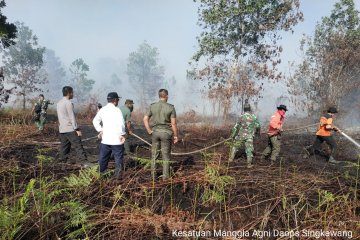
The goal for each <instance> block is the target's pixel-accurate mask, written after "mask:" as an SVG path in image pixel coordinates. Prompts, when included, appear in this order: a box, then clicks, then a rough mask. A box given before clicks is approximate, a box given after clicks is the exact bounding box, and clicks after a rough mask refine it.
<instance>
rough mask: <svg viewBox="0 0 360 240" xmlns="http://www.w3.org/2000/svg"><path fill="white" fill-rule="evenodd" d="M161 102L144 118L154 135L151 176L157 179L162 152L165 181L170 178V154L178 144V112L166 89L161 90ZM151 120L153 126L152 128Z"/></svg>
mask: <svg viewBox="0 0 360 240" xmlns="http://www.w3.org/2000/svg"><path fill="white" fill-rule="evenodd" d="M159 98H160V101H158V102H157V103H153V104H151V105H150V109H149V111H148V112H147V113H146V115H145V116H144V125H145V128H146V130H147V132H148V133H149V134H151V135H152V149H151V153H152V159H151V174H152V177H153V179H155V169H156V168H155V167H156V165H155V161H156V160H157V159H158V158H159V156H160V151H161V154H162V160H163V175H162V177H163V179H166V178H169V176H170V166H169V164H170V163H169V161H170V153H171V144H172V141H173V142H174V144H175V143H177V142H178V136H177V126H176V112H175V107H174V106H173V105H171V104H169V103H167V100H168V91H167V90H166V89H160V90H159ZM150 118H151V119H152V123H153V126H152V128H150V124H149V121H150Z"/></svg>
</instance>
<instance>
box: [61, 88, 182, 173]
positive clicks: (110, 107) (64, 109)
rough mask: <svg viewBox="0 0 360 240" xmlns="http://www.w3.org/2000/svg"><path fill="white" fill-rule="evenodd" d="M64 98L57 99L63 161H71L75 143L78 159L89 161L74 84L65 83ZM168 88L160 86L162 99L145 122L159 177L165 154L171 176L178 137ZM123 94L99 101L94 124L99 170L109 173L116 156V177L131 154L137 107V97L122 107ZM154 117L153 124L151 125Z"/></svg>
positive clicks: (166, 171) (150, 109) (167, 168)
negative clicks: (159, 164)
mask: <svg viewBox="0 0 360 240" xmlns="http://www.w3.org/2000/svg"><path fill="white" fill-rule="evenodd" d="M62 92H63V96H64V97H63V98H62V99H61V100H60V101H59V102H58V103H57V115H58V119H59V131H60V142H61V146H60V154H59V156H60V161H62V162H67V161H68V156H69V152H70V147H71V145H73V147H74V148H75V151H76V153H77V159H79V161H81V162H86V161H87V155H86V153H85V151H84V148H83V145H82V142H81V136H82V133H81V130H80V128H79V126H78V124H77V122H76V118H75V113H74V105H73V103H72V102H71V101H70V100H71V99H72V98H73V96H74V91H73V89H72V87H70V86H65V87H63V90H62ZM167 100H168V91H167V90H166V89H160V90H159V101H158V102H156V103H153V104H151V105H150V108H149V111H148V112H147V113H146V114H145V117H144V125H145V128H146V130H147V132H148V133H149V134H150V135H152V164H151V172H152V176H153V177H154V178H155V177H156V164H155V163H156V160H157V159H158V158H159V156H160V152H161V154H162V160H163V174H162V176H163V178H164V179H166V178H168V177H169V176H170V166H169V162H170V153H171V145H172V142H173V143H174V144H175V143H177V141H178V135H177V126H176V111H175V107H174V106H173V105H171V104H169V103H167ZM119 101H120V96H119V95H118V94H117V93H116V92H110V93H109V94H108V95H107V102H108V103H107V104H106V105H105V106H104V107H103V106H101V105H98V110H97V113H96V116H95V117H94V119H93V121H92V122H93V125H94V128H95V129H96V131H97V132H98V138H99V139H101V144H100V153H99V171H100V174H102V175H103V174H105V173H106V171H107V168H108V162H109V159H110V156H111V155H112V156H113V157H114V159H115V174H114V176H115V177H116V178H120V177H121V169H122V164H123V159H124V153H127V154H130V146H129V144H128V140H127V139H128V137H129V135H132V125H131V112H132V111H133V104H134V102H133V100H131V99H127V100H126V101H125V105H124V106H121V107H120V108H119V107H118V105H119ZM150 119H151V120H152V126H150Z"/></svg>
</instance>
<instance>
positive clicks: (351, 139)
mask: <svg viewBox="0 0 360 240" xmlns="http://www.w3.org/2000/svg"><path fill="white" fill-rule="evenodd" d="M340 134H342V135H343V136H344V137H346V138H347V139H348V140H349V141H350V142H352V143H353V144H354V145H355V146H357V147H358V148H360V144H359V143H358V142H356V141H355V140H354V139H353V138H351V137H350V136H348V135H347V134H346V133H344V132H342V131H340Z"/></svg>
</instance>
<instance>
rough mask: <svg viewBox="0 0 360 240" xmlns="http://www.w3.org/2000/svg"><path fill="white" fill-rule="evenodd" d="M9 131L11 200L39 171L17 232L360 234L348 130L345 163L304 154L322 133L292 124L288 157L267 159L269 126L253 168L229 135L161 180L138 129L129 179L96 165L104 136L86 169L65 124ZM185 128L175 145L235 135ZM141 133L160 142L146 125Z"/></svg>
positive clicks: (5, 192)
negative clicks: (65, 158) (62, 158)
mask: <svg viewBox="0 0 360 240" xmlns="http://www.w3.org/2000/svg"><path fill="white" fill-rule="evenodd" d="M82 129H83V135H84V136H83V139H87V138H90V137H93V136H95V135H96V132H95V131H94V129H93V127H92V126H91V125H85V124H83V126H82ZM1 131H2V134H1V146H0V150H1V153H0V160H1V166H2V167H1V171H0V175H1V176H0V177H1V178H2V186H1V189H0V195H1V198H2V199H4V200H3V201H2V204H3V206H5V205H6V204H10V203H12V204H10V206H12V205H16V203H17V202H19V201H20V199H22V198H23V197H22V196H24V195H26V191H25V190H26V187H27V186H28V183H29V182H30V180H31V179H35V180H36V184H35V186H34V187H33V189H32V192H33V194H32V196H31V194H30V195H29V197H28V198H27V201H26V206H24V207H23V209H22V211H23V215H24V216H23V217H22V218H21V224H19V226H21V227H20V230H18V231H17V232H16V234H15V237H14V238H16V239H35V238H36V239H38V238H43V239H44V238H45V239H52V238H55V237H64V238H65V237H67V238H70V239H71V238H72V237H74V238H75V236H76V237H78V238H86V237H88V238H90V239H93V238H96V239H172V238H176V236H174V235H173V231H174V230H186V231H190V230H210V231H212V230H213V229H223V230H228V231H234V230H241V229H244V230H249V231H250V230H254V229H260V230H269V229H278V230H283V231H291V230H293V231H295V230H303V229H309V230H315V229H325V230H341V231H345V230H348V231H352V233H353V238H354V237H355V236H357V237H358V236H359V233H360V229H359V223H360V206H359V201H358V197H359V194H358V182H359V165H358V156H357V154H358V152H357V150H356V149H355V148H354V147H353V146H352V145H350V144H349V143H348V142H346V140H345V139H343V138H341V137H340V136H337V142H338V145H339V152H338V160H340V161H342V162H343V163H342V164H339V165H331V164H329V163H327V161H326V159H324V158H319V157H317V158H316V157H311V158H307V159H304V158H303V154H304V152H303V148H304V146H307V145H310V144H311V143H312V142H313V140H314V136H313V135H312V134H311V133H310V132H309V133H299V132H289V133H287V134H284V136H283V137H282V141H283V145H282V151H281V156H280V159H279V161H278V162H276V163H275V164H273V165H271V164H270V162H269V161H266V160H263V161H261V160H260V152H261V151H262V150H263V149H264V148H265V146H266V144H267V139H266V135H262V136H261V137H259V138H256V139H255V144H254V146H255V152H256V153H255V159H254V165H255V167H254V168H253V169H247V168H246V164H245V156H244V152H241V153H239V154H238V156H237V158H236V160H235V161H234V162H232V163H229V162H228V161H227V156H228V152H229V144H228V143H225V144H223V145H221V146H219V147H217V148H213V149H210V150H208V151H207V152H203V153H202V154H193V155H185V156H174V158H173V159H172V161H174V162H173V163H172V164H171V166H172V172H173V177H172V178H171V179H169V180H166V181H162V180H156V181H152V179H151V177H150V170H149V167H148V165H149V158H150V151H149V147H148V146H147V145H146V144H144V143H143V142H141V141H139V140H137V139H136V138H131V144H132V150H133V152H134V154H135V156H136V157H130V156H126V157H125V171H124V174H123V176H122V179H121V180H115V179H113V178H112V177H111V176H109V177H107V178H100V177H99V176H98V174H97V172H96V170H94V171H91V170H89V169H96V160H97V153H98V146H99V143H98V141H97V140H96V139H94V138H92V139H90V140H88V141H85V142H84V147H85V149H86V151H87V153H88V155H89V162H88V163H87V164H88V165H89V166H94V167H93V168H91V167H89V168H87V169H81V166H80V165H76V164H75V165H72V164H66V165H64V164H62V163H59V162H58V160H57V153H58V151H57V148H58V144H57V143H56V142H57V141H58V132H57V126H56V124H55V123H50V124H49V125H48V126H47V128H46V130H45V131H44V132H43V133H40V132H37V131H36V130H35V127H33V126H30V125H25V124H22V125H20V124H18V125H13V124H4V126H2V129H1ZM180 132H181V134H180V136H181V138H182V141H181V142H180V143H178V144H176V145H175V147H174V149H173V152H189V151H193V150H197V149H200V148H203V147H206V146H209V145H212V144H214V143H217V142H219V141H221V140H222V139H226V138H227V137H228V135H229V128H228V127H222V128H214V127H210V126H202V127H195V126H194V125H193V126H189V125H184V126H182V127H181V128H180ZM135 133H136V134H137V135H139V136H140V137H143V138H145V139H146V140H148V141H150V139H149V137H148V136H147V134H145V131H144V130H143V129H142V128H141V127H138V128H136V129H135ZM352 136H354V137H355V138H359V135H357V134H353V135H352ZM113 167H114V165H113V162H112V161H111V162H110V169H112V168H113ZM160 174H161V166H158V175H160ZM42 182H45V183H46V184H45V183H42ZM44 189H45V190H44ZM45 192H46V193H47V194H49V195H50V197H49V198H47V200H48V201H49V202H47V204H48V205H49V206H52V205H54V206H57V207H56V208H51V207H49V209H48V208H41V207H39V206H38V201H39V199H42V198H41V197H40V196H43V195H44V194H45ZM54 192H56V194H55V193H54ZM40 193H43V195H41V194H40ZM49 195H48V196H49ZM5 200H6V201H5ZM69 202H72V203H73V205H74V203H75V202H76V203H79V204H80V205H79V206H81V207H80V208H81V209H82V210H83V212H81V211H79V213H78V214H79V216H86V217H83V218H81V219H78V221H77V222H76V221H74V216H72V215H71V214H70V213H68V212H67V211H69V209H72V208H71V207H69V206H70V203H69ZM23 204H25V203H23ZM71 206H72V205H71ZM72 207H73V206H72ZM7 209H10V208H7ZM18 210H19V209H18ZM19 211H20V210H19ZM73 211H75V210H74V209H73ZM3 212H4V210H3ZM69 221H70V223H71V224H69ZM204 238H208V239H211V237H204ZM254 238H255V237H249V239H254ZM269 238H270V239H271V238H273V239H275V238H277V237H275V236H272V237H269ZM288 238H289V237H284V238H283V239H288ZM300 238H301V239H306V237H300ZM309 239H310V238H309ZM332 239H336V237H333V238H332ZM337 239H343V238H341V237H339V238H337Z"/></svg>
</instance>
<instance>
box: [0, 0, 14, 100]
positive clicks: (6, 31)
mask: <svg viewBox="0 0 360 240" xmlns="http://www.w3.org/2000/svg"><path fill="white" fill-rule="evenodd" d="M5 6H6V4H5V1H4V0H2V1H0V41H1V46H0V49H1V50H0V51H2V49H3V48H6V47H9V46H11V45H12V44H14V43H15V42H14V39H15V38H16V32H17V31H16V26H15V24H13V23H8V22H7V18H6V16H4V15H3V14H2V12H1V9H2V8H3V7H5ZM13 90H14V88H12V89H7V88H5V76H4V71H3V68H1V70H0V107H1V106H2V104H3V103H7V102H8V100H9V97H10V94H11V93H12V91H13Z"/></svg>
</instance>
